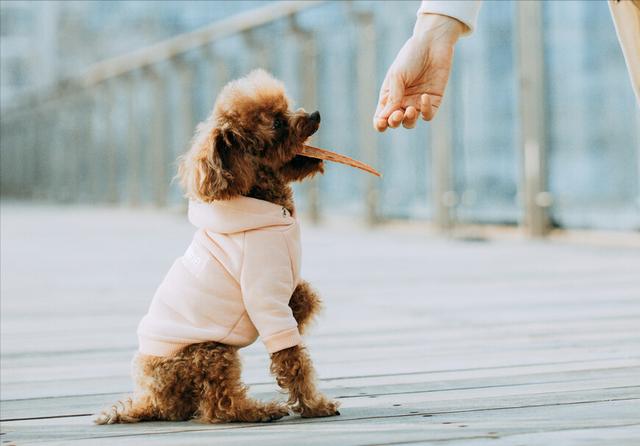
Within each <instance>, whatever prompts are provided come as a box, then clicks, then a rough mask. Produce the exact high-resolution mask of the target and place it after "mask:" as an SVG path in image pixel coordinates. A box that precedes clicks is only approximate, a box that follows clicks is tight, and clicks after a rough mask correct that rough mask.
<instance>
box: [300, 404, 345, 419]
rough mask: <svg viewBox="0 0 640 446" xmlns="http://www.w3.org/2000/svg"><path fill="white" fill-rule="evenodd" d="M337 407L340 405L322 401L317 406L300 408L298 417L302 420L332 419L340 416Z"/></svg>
mask: <svg viewBox="0 0 640 446" xmlns="http://www.w3.org/2000/svg"><path fill="white" fill-rule="evenodd" d="M339 406H340V403H338V402H337V401H330V400H322V401H321V402H319V403H318V404H314V405H311V406H303V407H301V411H300V416H301V417H302V418H315V417H333V416H336V415H340V411H338V407H339Z"/></svg>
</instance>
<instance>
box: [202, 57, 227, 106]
mask: <svg viewBox="0 0 640 446" xmlns="http://www.w3.org/2000/svg"><path fill="white" fill-rule="evenodd" d="M202 56H203V57H204V63H205V64H208V66H207V74H208V75H209V77H208V82H207V88H206V89H205V91H206V92H207V93H208V94H207V102H206V110H207V111H206V113H207V115H208V113H210V112H211V110H212V109H213V104H214V102H215V100H216V95H217V93H218V92H219V91H220V90H221V89H222V87H223V86H224V84H225V83H226V82H227V81H228V79H229V70H228V69H227V65H226V63H225V60H224V59H223V58H222V57H220V56H219V55H218V53H216V50H215V48H214V47H213V46H212V45H206V46H204V47H202Z"/></svg>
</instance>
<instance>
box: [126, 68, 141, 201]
mask: <svg viewBox="0 0 640 446" xmlns="http://www.w3.org/2000/svg"><path fill="white" fill-rule="evenodd" d="M137 74H138V72H137V71H132V72H130V73H128V74H127V76H126V77H125V80H124V82H125V83H126V92H127V164H128V166H127V183H128V184H127V192H128V195H129V204H130V205H131V206H138V205H139V204H140V201H141V199H140V130H139V128H138V114H137V113H136V112H137V110H136V105H137V104H138V88H137V86H138V82H137V81H138V77H137Z"/></svg>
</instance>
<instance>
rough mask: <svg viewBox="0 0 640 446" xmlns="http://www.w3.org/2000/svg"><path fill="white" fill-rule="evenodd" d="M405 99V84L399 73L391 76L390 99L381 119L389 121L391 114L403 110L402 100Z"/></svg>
mask: <svg viewBox="0 0 640 446" xmlns="http://www.w3.org/2000/svg"><path fill="white" fill-rule="evenodd" d="M403 98H404V82H403V81H402V78H401V77H400V75H398V74H397V73H393V74H391V76H389V99H388V100H387V104H386V105H385V107H384V109H383V110H382V113H381V115H380V117H381V118H384V119H387V118H388V117H389V116H390V115H391V113H393V112H394V111H396V110H398V109H400V108H402V99H403Z"/></svg>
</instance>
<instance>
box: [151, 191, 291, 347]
mask: <svg viewBox="0 0 640 446" xmlns="http://www.w3.org/2000/svg"><path fill="white" fill-rule="evenodd" d="M189 221H190V222H191V223H192V224H193V225H195V226H196V227H197V228H198V231H197V232H196V234H195V236H194V238H193V242H192V243H191V245H190V246H189V248H188V249H187V251H186V253H185V254H184V256H182V257H180V258H179V259H177V260H176V261H175V263H174V264H173V266H172V267H171V269H170V270H169V273H168V274H167V276H166V277H165V279H164V280H163V282H162V283H161V284H160V287H159V288H158V290H157V291H156V294H155V296H154V298H153V301H152V302H151V307H150V308H149V312H148V313H147V314H146V315H145V316H144V318H143V319H142V321H141V322H140V325H139V326H138V339H139V343H140V352H141V353H143V354H147V355H155V356H170V355H172V354H174V353H176V352H177V351H178V350H180V349H181V348H183V347H185V346H187V345H189V344H195V343H198V342H204V341H217V342H221V343H224V344H229V345H237V346H239V347H244V346H247V345H249V344H251V343H253V342H254V341H255V340H256V338H257V337H258V334H260V337H261V339H262V342H264V344H265V346H266V347H267V350H268V351H269V353H274V352H277V351H280V350H283V349H285V348H288V347H292V346H294V345H298V344H300V343H301V342H302V339H301V338H300V333H299V332H298V325H297V323H296V320H295V319H294V318H293V314H292V312H291V308H289V299H290V298H291V294H292V293H293V290H294V289H295V287H296V285H297V284H298V281H299V279H300V229H299V227H298V222H297V221H296V219H295V218H294V217H293V216H291V215H290V214H289V212H288V211H287V210H286V209H285V208H283V207H281V206H278V205H276V204H273V203H269V202H267V201H263V200H257V199H255V198H247V197H239V198H235V199H233V200H227V201H216V202H213V203H199V202H194V201H192V202H190V203H189Z"/></svg>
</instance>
